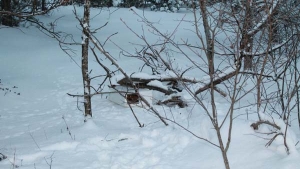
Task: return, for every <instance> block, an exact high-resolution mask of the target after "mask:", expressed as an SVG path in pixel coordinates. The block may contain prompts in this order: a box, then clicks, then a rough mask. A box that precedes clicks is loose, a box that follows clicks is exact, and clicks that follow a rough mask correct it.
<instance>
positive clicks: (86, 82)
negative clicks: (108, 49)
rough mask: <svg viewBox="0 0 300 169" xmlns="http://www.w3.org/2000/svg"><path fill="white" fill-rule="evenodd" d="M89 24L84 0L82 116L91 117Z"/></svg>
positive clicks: (86, 1)
mask: <svg viewBox="0 0 300 169" xmlns="http://www.w3.org/2000/svg"><path fill="white" fill-rule="evenodd" d="M89 22H90V1H89V0H85V4H84V16H83V30H82V31H83V32H82V33H83V37H82V38H83V44H82V63H81V70H82V79H83V87H84V115H85V116H90V117H92V103H91V95H90V94H91V90H90V86H91V85H90V83H91V81H90V77H89V65H88V54H89V53H88V51H89V38H88V36H89V33H88V30H87V29H88V27H89V24H90V23H89Z"/></svg>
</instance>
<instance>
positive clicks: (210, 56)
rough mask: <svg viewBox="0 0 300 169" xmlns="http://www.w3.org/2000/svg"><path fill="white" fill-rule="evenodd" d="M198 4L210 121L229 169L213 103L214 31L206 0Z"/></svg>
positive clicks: (226, 166) (200, 0) (201, 0)
mask: <svg viewBox="0 0 300 169" xmlns="http://www.w3.org/2000/svg"><path fill="white" fill-rule="evenodd" d="M199 4H200V12H201V15H202V21H203V27H204V33H205V38H206V51H205V53H206V57H207V61H208V69H209V76H210V96H211V108H212V117H213V118H212V119H211V122H212V124H213V125H214V128H215V130H216V132H217V136H218V141H219V145H220V150H221V152H222V157H223V162H224V165H225V168H226V169H230V166H229V161H228V157H227V152H226V150H225V148H224V145H223V140H222V136H221V128H220V127H219V124H218V117H217V109H216V105H215V94H214V83H213V81H214V74H215V70H214V38H213V36H214V32H211V29H210V26H209V22H208V16H207V10H206V0H199Z"/></svg>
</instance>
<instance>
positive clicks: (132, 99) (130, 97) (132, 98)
mask: <svg viewBox="0 0 300 169" xmlns="http://www.w3.org/2000/svg"><path fill="white" fill-rule="evenodd" d="M126 100H127V103H129V104H135V103H139V94H138V93H129V94H126Z"/></svg>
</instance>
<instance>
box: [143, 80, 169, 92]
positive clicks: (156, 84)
mask: <svg viewBox="0 0 300 169" xmlns="http://www.w3.org/2000/svg"><path fill="white" fill-rule="evenodd" d="M147 85H148V86H153V87H158V88H161V89H164V90H168V87H167V86H165V85H164V84H163V83H162V82H161V81H158V80H152V81H151V82H149V83H147Z"/></svg>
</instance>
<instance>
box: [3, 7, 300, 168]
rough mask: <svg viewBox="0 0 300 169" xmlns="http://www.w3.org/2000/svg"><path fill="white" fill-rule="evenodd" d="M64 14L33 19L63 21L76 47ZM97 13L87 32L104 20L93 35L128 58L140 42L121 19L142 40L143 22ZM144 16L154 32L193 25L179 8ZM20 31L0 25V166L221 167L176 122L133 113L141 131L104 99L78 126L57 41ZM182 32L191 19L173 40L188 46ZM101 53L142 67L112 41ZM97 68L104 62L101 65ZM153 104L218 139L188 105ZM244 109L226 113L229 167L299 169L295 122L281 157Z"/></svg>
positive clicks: (72, 75) (69, 71)
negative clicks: (229, 134)
mask: <svg viewBox="0 0 300 169" xmlns="http://www.w3.org/2000/svg"><path fill="white" fill-rule="evenodd" d="M72 9H73V8H72V7H63V8H59V9H57V10H54V11H53V13H52V14H51V15H48V16H42V17H40V20H42V21H44V22H45V23H46V24H47V23H50V22H52V21H54V20H55V19H56V18H58V17H60V16H63V17H62V18H61V19H59V20H58V22H57V26H56V27H55V29H58V30H63V31H65V32H68V33H70V34H73V36H74V38H75V39H77V40H78V41H81V40H80V38H81V31H80V29H78V22H77V20H76V19H75V17H74V15H73V12H72ZM135 10H136V9H135ZM99 11H100V10H99V9H92V17H94V18H93V20H92V21H91V26H92V27H94V28H96V27H99V26H101V25H103V24H105V22H107V21H109V23H108V25H107V26H106V27H104V28H103V29H102V30H100V31H98V32H97V34H96V35H97V37H98V38H99V39H102V40H103V41H105V39H106V38H107V37H109V36H110V35H111V34H113V33H116V32H118V34H117V35H115V36H113V37H112V38H111V39H112V41H114V42H115V43H116V44H118V45H119V46H121V47H122V48H125V49H126V50H127V51H130V52H132V53H134V50H135V47H136V46H134V45H132V44H131V43H129V42H133V43H141V41H140V40H138V39H137V38H136V37H135V35H134V34H132V33H131V32H130V30H128V29H127V28H126V26H125V25H124V24H123V23H122V21H121V20H120V18H122V20H123V21H124V22H126V23H127V24H128V25H129V26H130V27H131V28H132V29H133V30H135V31H137V32H138V33H139V34H141V33H142V26H141V25H142V23H141V22H140V21H139V19H138V17H137V16H136V15H134V13H133V12H132V11H131V10H129V9H113V8H112V9H110V10H109V11H107V10H102V11H101V13H100V15H98V13H99ZM81 12H82V8H78V13H80V14H81ZM139 12H140V13H141V14H142V13H143V12H142V11H139ZM109 13H110V14H109ZM144 15H145V16H146V17H147V18H148V19H149V20H151V21H156V22H157V24H156V26H157V27H158V28H159V29H160V30H161V31H162V32H172V31H173V30H174V29H175V27H176V26H177V24H178V22H179V20H180V19H182V18H183V17H185V19H190V20H192V17H193V14H192V13H189V12H188V11H184V12H179V13H175V14H172V13H161V12H150V11H145V12H144ZM27 26H28V24H27V25H26V26H25V27H24V26H23V27H22V26H21V27H20V28H3V27H2V29H0V79H1V83H0V87H1V88H10V89H11V91H12V92H6V91H0V153H2V154H4V155H6V156H7V157H8V158H7V159H5V160H2V161H0V168H1V169H6V168H17V167H19V168H22V169H44V168H53V169H70V168H74V169H84V168H85V169H96V168H101V169H102V168H113V169H123V168H124V169H133V168H136V169H140V168H146V169H150V168H153V169H154V168H155V169H194V168H195V169H196V168H197V169H221V168H224V164H223V160H222V156H221V152H220V150H219V149H218V148H217V147H215V146H213V145H211V144H209V143H207V142H205V141H202V140H199V139H198V138H196V137H194V136H193V135H191V134H190V133H188V132H186V131H185V130H183V129H182V128H180V127H179V126H177V125H175V124H172V123H170V125H169V126H167V127H166V126H164V125H163V123H161V122H160V121H159V119H158V118H157V117H155V116H154V115H153V114H152V113H150V112H148V111H146V110H145V109H142V108H139V107H134V111H135V113H136V115H137V116H138V118H139V120H140V121H141V123H143V124H144V125H145V127H143V128H140V127H139V126H138V124H137V122H136V121H135V119H134V117H133V115H132V112H131V111H130V109H129V108H126V107H122V106H119V105H116V104H114V103H112V102H110V101H109V100H108V99H107V96H106V95H102V96H95V97H93V104H92V106H93V118H92V119H89V120H88V122H86V123H84V117H83V113H82V112H81V111H80V110H78V107H79V108H81V109H82V108H83V106H82V105H81V103H80V102H79V105H78V107H77V99H76V98H73V97H70V96H68V95H67V93H72V94H81V93H82V81H81V70H80V68H79V67H78V66H77V65H76V64H75V63H74V62H73V60H72V59H70V57H69V56H67V55H66V54H65V53H64V52H63V51H62V50H61V49H60V48H59V45H58V43H57V41H56V40H54V39H51V38H49V37H47V36H45V35H44V34H43V33H41V32H40V31H38V30H37V29H36V28H35V27H34V26H29V27H28V28H27ZM144 28H145V27H144ZM191 29H192V26H191V23H189V22H184V23H182V24H181V25H180V27H179V29H178V32H177V35H176V38H178V39H180V38H181V37H184V38H188V39H190V41H189V42H191V43H192V42H193V41H196V40H193V37H195V34H194V33H193V32H191V31H190V30H191ZM145 34H146V36H147V37H148V39H149V41H155V40H156V37H155V36H153V35H152V34H150V33H149V32H147V31H145ZM72 48H73V49H74V50H75V51H74V52H75V54H77V56H76V55H74V56H73V59H74V60H75V61H77V62H78V63H80V59H81V58H80V52H81V51H80V46H78V47H72ZM106 49H107V50H108V51H109V52H110V54H111V55H112V56H114V57H115V58H116V59H117V60H118V63H119V64H120V65H121V66H122V67H123V68H124V69H125V70H126V71H128V72H135V71H138V69H139V68H140V67H141V64H140V63H141V62H140V61H138V60H136V59H134V58H124V57H123V56H120V55H119V52H120V50H119V49H118V48H117V47H116V46H115V45H113V44H112V43H108V44H107V45H106ZM176 59H177V60H181V58H176ZM182 61H183V62H184V60H182ZM104 62H106V60H104ZM90 63H91V68H92V69H93V73H94V74H95V75H97V73H98V74H99V72H100V73H101V71H102V70H101V68H99V66H98V65H97V63H96V62H95V60H94V59H93V58H91V61H90ZM106 64H107V65H110V63H109V62H107V63H106ZM183 65H184V64H183ZM194 75H195V74H194ZM198 76H200V75H198ZM197 78H199V77H197ZM94 83H95V84H97V82H94ZM99 83H100V82H99ZM14 92H16V93H14ZM18 93H20V95H18ZM187 99H189V98H187ZM79 101H82V100H80V99H79ZM226 104H227V103H217V109H218V112H219V115H220V117H222V116H224V115H225V112H226V111H227V110H223V109H224V108H225V107H226V106H227V105H226ZM155 108H156V109H157V110H158V111H159V112H160V113H161V114H162V115H163V116H167V117H172V118H174V119H176V121H177V122H178V123H180V124H181V125H183V126H184V127H187V128H188V129H190V130H191V131H193V132H194V133H195V134H197V135H199V136H201V137H204V138H207V139H208V140H210V141H212V142H214V143H217V137H216V135H215V130H214V129H213V127H212V125H211V123H210V121H209V119H208V117H207V116H206V115H205V114H204V113H203V111H202V109H201V108H200V107H199V106H197V105H194V104H193V102H192V101H190V102H189V106H188V107H187V108H183V109H179V108H176V107H175V108H169V107H162V106H155ZM243 111H245V110H244V109H241V110H239V111H237V112H236V113H235V116H237V118H235V120H234V126H233V133H232V142H231V146H230V148H229V151H228V158H229V162H230V166H231V168H233V169H254V168H255V169H258V168H260V169H297V168H299V166H300V156H299V153H298V151H299V150H300V147H299V146H300V145H299V144H297V145H296V143H297V141H298V140H299V136H300V135H299V129H297V128H296V124H295V125H294V126H293V127H294V128H292V129H290V132H289V133H290V134H289V135H288V137H289V140H290V141H291V142H292V143H293V144H294V145H296V146H295V147H294V148H291V149H292V150H293V151H291V154H289V155H287V154H286V152H285V147H284V145H283V141H282V139H281V138H278V139H276V140H275V141H274V142H273V144H272V145H271V146H269V147H265V144H266V143H267V142H268V140H265V139H263V138H261V137H259V136H260V135H258V134H257V133H255V131H254V130H253V129H252V128H251V127H250V125H251V123H252V122H253V120H255V118H254V117H251V116H249V117H248V118H249V119H252V120H247V117H246V116H238V115H240V114H245V112H243ZM222 112H223V113H222ZM295 121H296V120H295ZM295 123H296V122H295ZM226 133H227V130H224V131H222V134H223V135H224V136H226V135H227V134H226Z"/></svg>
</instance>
